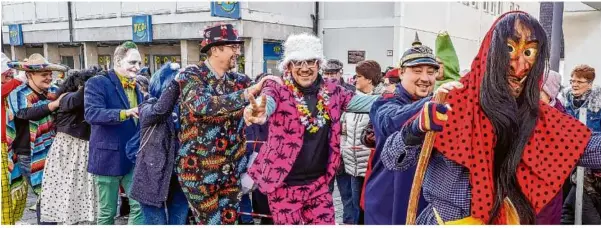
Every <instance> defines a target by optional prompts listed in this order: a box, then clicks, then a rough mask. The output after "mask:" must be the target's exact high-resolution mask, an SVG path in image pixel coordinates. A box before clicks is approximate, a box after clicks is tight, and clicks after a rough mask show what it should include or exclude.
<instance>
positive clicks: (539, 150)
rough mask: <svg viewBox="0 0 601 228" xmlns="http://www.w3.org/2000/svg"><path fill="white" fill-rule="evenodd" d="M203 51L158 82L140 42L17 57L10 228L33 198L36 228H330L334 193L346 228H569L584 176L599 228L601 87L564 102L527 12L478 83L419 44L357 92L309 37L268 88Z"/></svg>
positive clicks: (444, 50)
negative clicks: (102, 62)
mask: <svg viewBox="0 0 601 228" xmlns="http://www.w3.org/2000/svg"><path fill="white" fill-rule="evenodd" d="M203 35H204V40H203V42H202V43H201V50H200V51H201V52H202V53H205V54H206V55H207V59H206V60H204V61H201V62H199V63H198V64H192V65H188V66H184V67H180V65H179V64H177V63H166V64H165V65H163V66H162V67H161V68H160V69H158V70H157V71H156V72H153V73H152V74H150V73H149V72H148V69H147V68H145V69H141V68H142V66H141V65H142V59H141V56H140V52H139V51H138V49H137V45H136V44H135V43H133V42H129V41H128V42H125V43H123V44H121V45H119V46H118V47H117V48H116V49H115V52H114V55H113V57H114V67H113V68H112V69H109V70H103V69H101V68H99V67H91V68H88V69H83V70H68V68H67V67H65V66H63V65H60V64H53V63H49V62H48V61H47V60H46V59H45V58H44V57H43V56H42V55H40V54H33V55H31V56H29V58H27V59H25V60H23V61H10V60H9V59H8V58H7V57H6V56H4V55H3V56H2V64H3V66H2V128H3V132H2V157H1V161H2V167H1V171H2V224H3V225H4V224H15V223H16V222H17V221H19V220H20V219H21V217H22V216H23V213H24V210H25V207H26V200H27V194H28V192H29V188H31V189H32V190H33V192H34V193H35V194H36V196H37V199H38V200H37V203H36V207H35V211H36V216H37V223H38V224H67V225H68V224H99V225H110V224H114V223H115V217H116V216H117V214H119V215H124V214H127V216H128V219H129V221H128V224H147V225H159V224H163V225H164V224H173V225H183V224H208V225H219V224H255V223H256V222H258V220H260V222H259V223H260V224H277V225H288V224H335V223H336V221H335V217H336V216H335V209H334V199H333V197H332V194H333V192H334V187H335V186H337V188H338V191H339V192H340V196H341V200H342V208H343V210H342V211H337V213H342V217H343V220H342V223H343V224H368V225H378V224H383V225H399V224H414V223H416V224H440V225H442V224H466V225H468V224H472V225H473V224H574V220H575V211H576V209H575V207H576V203H575V195H576V187H575V177H574V169H575V167H576V166H583V167H586V168H587V169H586V172H585V178H584V197H583V205H582V221H583V224H601V217H600V215H601V175H600V174H601V171H600V170H601V89H600V88H598V87H593V82H594V80H595V69H593V68H592V67H590V66H587V65H579V66H577V67H575V68H574V69H573V70H572V71H571V74H570V75H569V77H570V86H569V87H566V88H563V87H562V86H561V75H560V74H559V73H557V72H555V71H552V70H549V64H548V61H549V41H548V40H547V35H546V33H545V31H544V30H543V28H542V26H541V25H540V23H539V22H538V21H537V20H536V19H535V18H534V17H532V16H530V15H529V14H527V13H524V12H520V11H514V12H509V13H506V14H503V15H501V16H500V17H499V18H498V19H497V20H496V21H495V22H494V23H493V25H492V26H491V28H490V30H489V31H488V32H487V34H486V35H485V36H484V39H483V41H482V44H481V47H480V49H479V52H478V54H477V56H476V57H475V58H474V61H473V62H472V64H471V66H470V67H469V69H468V70H466V71H461V70H460V67H459V60H458V57H457V55H456V53H455V49H454V47H453V44H452V42H451V38H450V36H449V34H447V33H441V34H439V35H438V37H437V39H436V48H435V50H432V48H430V47H428V46H426V45H423V44H422V43H421V42H420V40H419V38H418V36H417V34H416V39H415V41H414V42H413V44H412V46H411V47H410V48H409V49H408V50H406V51H405V52H404V53H403V55H402V58H401V59H400V61H399V65H398V67H387V68H386V69H383V67H381V65H380V64H379V63H378V62H377V61H374V60H364V61H361V62H359V63H357V64H356V66H355V72H356V73H355V75H354V76H353V78H352V80H345V79H344V77H343V74H344V72H343V63H342V62H341V61H339V60H336V59H326V57H325V56H324V54H323V46H322V42H321V40H320V39H319V38H318V37H316V36H314V35H309V34H292V35H290V36H289V37H288V38H287V40H286V41H285V42H284V44H283V51H284V54H283V58H282V59H281V61H280V64H279V66H278V67H279V70H280V72H283V73H282V75H270V74H265V73H263V74H260V75H257V76H256V77H255V79H254V80H252V79H251V78H249V77H248V76H246V75H244V74H241V73H238V72H236V71H235V70H234V68H235V67H236V59H237V57H238V56H239V55H240V45H241V44H242V43H243V41H242V40H241V39H239V37H238V35H237V31H236V30H235V29H234V27H233V26H232V25H231V24H219V25H216V26H213V27H208V28H206V29H205V30H204V32H203ZM53 72H62V74H64V75H65V77H64V78H62V77H61V78H59V79H53V76H52V75H53ZM571 176H572V177H571ZM415 183H418V184H415ZM419 183H423V189H422V188H420V187H419V186H420V185H419ZM119 202H120V203H119ZM119 205H120V207H119ZM119 208H121V210H120V212H119V213H117V211H118V209H119Z"/></svg>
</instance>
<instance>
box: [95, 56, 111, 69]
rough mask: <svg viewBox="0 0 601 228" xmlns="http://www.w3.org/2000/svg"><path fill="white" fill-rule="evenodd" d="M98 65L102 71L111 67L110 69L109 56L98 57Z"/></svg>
mask: <svg viewBox="0 0 601 228" xmlns="http://www.w3.org/2000/svg"><path fill="white" fill-rule="evenodd" d="M98 65H100V67H101V68H102V69H103V70H109V69H111V67H112V64H111V56H110V55H99V56H98Z"/></svg>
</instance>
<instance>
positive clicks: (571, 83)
mask: <svg viewBox="0 0 601 228" xmlns="http://www.w3.org/2000/svg"><path fill="white" fill-rule="evenodd" d="M588 83H590V82H589V81H577V80H570V85H574V84H576V85H582V84H588Z"/></svg>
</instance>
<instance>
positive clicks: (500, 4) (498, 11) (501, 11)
mask: <svg viewBox="0 0 601 228" xmlns="http://www.w3.org/2000/svg"><path fill="white" fill-rule="evenodd" d="M502 13H503V3H502V2H497V15H500V14H502Z"/></svg>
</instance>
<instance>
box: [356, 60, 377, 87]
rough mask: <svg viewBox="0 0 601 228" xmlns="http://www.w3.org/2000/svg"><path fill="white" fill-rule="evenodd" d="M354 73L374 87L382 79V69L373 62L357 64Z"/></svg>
mask: <svg viewBox="0 0 601 228" xmlns="http://www.w3.org/2000/svg"><path fill="white" fill-rule="evenodd" d="M355 71H356V72H357V74H360V75H363V77H365V79H367V80H370V81H371V84H372V85H374V86H376V85H378V83H380V80H381V79H382V68H381V67H380V64H378V62H376V61H374V60H365V61H361V62H359V63H357V66H356V67H355Z"/></svg>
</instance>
